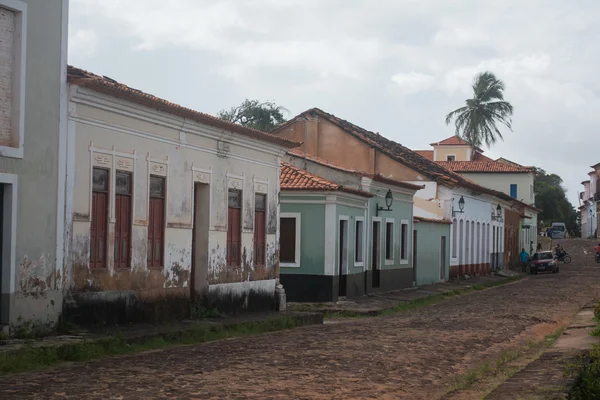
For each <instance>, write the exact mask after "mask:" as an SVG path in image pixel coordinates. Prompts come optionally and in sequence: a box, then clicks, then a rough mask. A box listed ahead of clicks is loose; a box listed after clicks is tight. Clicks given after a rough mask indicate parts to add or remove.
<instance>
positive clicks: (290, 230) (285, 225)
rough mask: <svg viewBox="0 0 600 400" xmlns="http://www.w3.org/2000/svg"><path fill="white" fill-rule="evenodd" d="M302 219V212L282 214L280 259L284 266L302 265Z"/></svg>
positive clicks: (280, 221) (280, 222)
mask: <svg viewBox="0 0 600 400" xmlns="http://www.w3.org/2000/svg"><path fill="white" fill-rule="evenodd" d="M300 221H301V220H300V214H296V213H281V214H280V218H279V261H280V265H281V266H282V267H299V266H300Z"/></svg>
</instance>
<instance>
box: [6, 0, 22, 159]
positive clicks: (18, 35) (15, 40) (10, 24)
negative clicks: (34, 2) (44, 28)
mask: <svg viewBox="0 0 600 400" xmlns="http://www.w3.org/2000/svg"><path fill="white" fill-rule="evenodd" d="M26 7H27V6H26V4H25V3H24V2H22V1H14V0H13V1H2V0H0V42H1V43H2V46H0V110H2V113H0V146H3V147H6V148H5V149H3V150H2V153H3V154H2V155H4V156H7V157H15V158H23V143H24V109H25V63H24V60H25V53H26V41H25V40H23V39H24V38H26V30H27V16H26Z"/></svg>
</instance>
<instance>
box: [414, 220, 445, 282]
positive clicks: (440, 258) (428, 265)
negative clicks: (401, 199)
mask: <svg viewBox="0 0 600 400" xmlns="http://www.w3.org/2000/svg"><path fill="white" fill-rule="evenodd" d="M415 230H416V231H417V261H416V268H415V269H416V278H417V279H416V282H417V286H421V285H429V284H432V283H436V282H440V280H448V279H449V276H450V225H448V224H438V223H430V222H422V221H421V222H417V223H415ZM442 237H445V238H446V251H445V252H444V253H443V254H442V245H441V243H442ZM442 262H443V266H444V270H443V271H442V270H441V267H442Z"/></svg>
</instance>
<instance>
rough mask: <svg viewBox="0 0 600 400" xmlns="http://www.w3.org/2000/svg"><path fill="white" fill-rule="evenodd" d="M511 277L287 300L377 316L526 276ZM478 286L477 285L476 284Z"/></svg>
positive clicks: (314, 308)
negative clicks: (354, 295)
mask: <svg viewBox="0 0 600 400" xmlns="http://www.w3.org/2000/svg"><path fill="white" fill-rule="evenodd" d="M503 272H505V273H506V274H507V275H509V276H499V275H485V276H478V277H472V278H470V279H466V280H456V281H450V282H443V283H435V284H432V285H426V286H419V287H416V288H408V289H403V290H396V291H393V292H386V293H378V294H372V295H368V296H363V297H357V298H352V299H351V300H340V301H338V302H335V303H333V302H329V303H288V304H287V307H288V309H289V310H294V311H304V312H321V313H349V314H356V315H357V316H360V315H364V316H374V315H378V314H380V313H382V312H384V311H386V310H389V309H392V308H394V307H396V306H398V305H399V304H402V303H408V302H411V301H415V300H420V299H426V298H428V297H431V296H436V295H444V294H446V293H449V292H453V291H456V290H465V289H470V288H473V287H474V286H476V285H482V286H484V287H492V286H496V285H501V284H503V283H509V282H512V281H514V280H515V279H517V278H518V277H521V276H523V275H522V274H518V273H514V272H512V273H511V272H509V271H503ZM476 287H477V286H476Z"/></svg>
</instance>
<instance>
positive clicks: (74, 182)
mask: <svg viewBox="0 0 600 400" xmlns="http://www.w3.org/2000/svg"><path fill="white" fill-rule="evenodd" d="M68 144H69V152H68V156H69V159H68V168H67V223H66V225H67V244H68V248H67V254H69V258H68V262H67V267H66V271H65V280H66V287H67V288H68V289H69V290H70V291H71V293H73V294H74V297H75V298H76V300H77V302H80V303H82V304H86V302H89V301H91V300H90V295H89V293H90V292H95V293H98V292H117V293H122V295H123V297H127V296H130V295H131V293H134V294H135V296H136V297H137V299H138V301H140V299H147V298H155V297H157V296H164V295H180V296H188V295H189V292H190V287H191V286H193V287H194V289H195V291H196V293H197V294H199V295H203V296H208V297H209V298H210V299H214V300H215V301H219V300H223V301H225V302H234V303H235V302H237V303H240V304H237V305H239V306H241V307H242V308H244V307H248V302H250V303H252V301H253V300H252V299H251V298H249V296H252V295H254V296H259V297H260V296H262V297H264V298H273V297H274V294H275V287H276V277H277V267H278V227H279V218H278V193H279V161H280V157H281V156H282V155H283V154H284V152H285V150H286V149H285V148H284V147H282V146H280V145H277V144H273V143H269V142H267V141H265V140H261V141H258V140H254V139H251V138H248V137H246V136H243V135H241V134H238V133H232V132H229V131H224V130H222V129H217V128H215V127H212V126H209V125H206V124H202V123H199V122H195V121H193V120H190V119H184V118H182V117H178V116H175V115H171V114H168V113H165V112H158V111H156V110H154V109H152V108H148V107H145V106H141V105H137V104H134V103H131V102H128V101H124V100H120V99H118V98H116V97H113V96H110V95H106V94H101V93H98V92H96V91H93V90H90V89H86V88H83V87H80V86H76V85H71V87H70V103H69V136H68ZM94 167H97V168H102V169H105V170H108V171H109V182H110V185H109V190H108V192H109V196H110V201H109V203H108V215H109V219H108V240H107V252H106V254H107V259H106V268H105V269H101V268H100V269H94V268H90V245H89V243H90V228H91V224H92V220H93V216H92V214H91V209H92V198H91V196H92V183H91V179H92V169H93V168H94ZM117 171H125V172H127V173H129V174H131V176H132V180H133V193H132V199H133V201H132V211H131V214H132V217H131V241H130V246H131V247H130V252H131V258H130V262H129V263H128V265H127V267H126V268H116V267H115V265H114V247H115V243H114V232H115V229H116V228H115V222H116V205H115V192H114V190H115V183H114V182H115V179H114V177H115V174H116V172H117ZM151 176H157V177H163V178H164V179H165V180H166V199H165V204H166V209H165V214H164V238H163V241H164V243H163V249H164V250H163V251H164V260H163V265H161V266H159V268H151V267H148V254H147V247H148V245H147V241H148V235H149V233H148V224H149V212H150V211H149V181H150V177H151ZM230 189H235V190H239V191H241V194H242V198H243V200H242V204H241V238H240V239H241V246H240V251H241V255H242V261H241V264H240V265H239V266H228V265H227V262H226V258H227V255H226V250H227V243H228V242H227V240H228V238H227V235H228V222H229V221H228V192H229V190H230ZM255 194H264V195H266V199H267V209H266V218H267V220H266V221H267V222H266V227H265V228H266V229H265V230H266V251H265V265H264V266H263V265H261V266H256V265H255V264H254V260H253V254H254V248H253V243H254V241H253V240H254V217H255V211H254V207H255V204H254V199H255ZM201 215H206V217H205V218H204V220H199V218H200V219H202V218H203V217H201ZM195 224H196V246H193V245H192V239H193V237H194V226H195ZM200 243H205V244H200ZM194 247H195V248H196V250H195V251H196V252H197V253H195V258H196V259H195V260H194V262H192V260H193V258H194V256H193V255H192V249H193V248H194ZM199 249H200V250H199ZM94 296H97V294H94ZM230 305H233V304H230ZM251 306H252V304H250V306H249V307H251Z"/></svg>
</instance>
